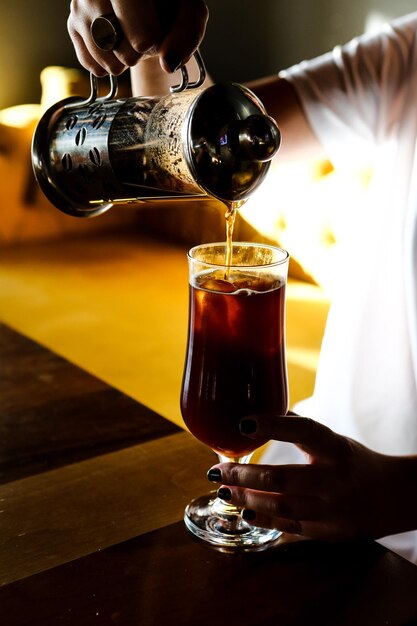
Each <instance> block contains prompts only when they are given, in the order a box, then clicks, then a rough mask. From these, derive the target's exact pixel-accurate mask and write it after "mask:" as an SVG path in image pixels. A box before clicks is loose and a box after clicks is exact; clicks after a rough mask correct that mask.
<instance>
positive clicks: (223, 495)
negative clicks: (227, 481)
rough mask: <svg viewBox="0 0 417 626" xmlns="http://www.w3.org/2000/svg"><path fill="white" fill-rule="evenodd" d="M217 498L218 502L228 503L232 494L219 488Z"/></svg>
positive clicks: (225, 488)
mask: <svg viewBox="0 0 417 626" xmlns="http://www.w3.org/2000/svg"><path fill="white" fill-rule="evenodd" d="M217 497H218V498H220V500H226V502H230V500H231V499H232V492H231V491H230V489H228V488H227V487H220V489H219V490H218V491H217Z"/></svg>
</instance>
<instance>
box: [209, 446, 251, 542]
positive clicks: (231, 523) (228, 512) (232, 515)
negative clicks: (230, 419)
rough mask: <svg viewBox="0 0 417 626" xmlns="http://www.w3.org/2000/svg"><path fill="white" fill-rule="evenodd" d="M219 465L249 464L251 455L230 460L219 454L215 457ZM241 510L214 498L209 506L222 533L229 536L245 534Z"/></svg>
mask: <svg viewBox="0 0 417 626" xmlns="http://www.w3.org/2000/svg"><path fill="white" fill-rule="evenodd" d="M217 456H218V457H219V460H220V463H249V461H250V459H251V457H252V453H251V454H247V455H246V456H242V457H235V458H230V457H226V456H223V455H221V454H218V455H217ZM241 510H242V509H241V508H240V507H237V506H235V505H234V504H231V503H230V502H226V501H225V500H221V498H216V499H215V500H214V502H213V504H212V506H211V512H212V514H213V515H215V516H216V517H217V518H218V520H219V525H220V526H221V527H222V532H226V533H230V534H238V533H239V532H245V531H246V530H247V527H248V524H247V522H244V521H243V520H242V518H241V516H240V513H241Z"/></svg>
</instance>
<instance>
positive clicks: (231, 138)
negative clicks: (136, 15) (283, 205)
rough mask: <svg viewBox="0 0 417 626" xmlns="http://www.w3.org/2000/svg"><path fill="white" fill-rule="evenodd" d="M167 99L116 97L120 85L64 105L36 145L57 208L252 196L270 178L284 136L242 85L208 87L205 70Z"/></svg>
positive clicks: (48, 119) (49, 115)
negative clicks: (102, 95) (268, 173)
mask: <svg viewBox="0 0 417 626" xmlns="http://www.w3.org/2000/svg"><path fill="white" fill-rule="evenodd" d="M194 58H195V61H196V63H197V66H198V70H199V78H198V79H197V80H196V81H195V82H194V83H190V82H189V80H188V72H187V69H186V68H185V67H184V68H181V71H182V82H181V84H179V85H176V86H175V87H172V88H171V93H170V94H168V95H166V96H163V97H133V98H127V99H117V79H116V77H115V76H110V91H109V93H108V94H107V95H106V96H104V97H97V93H98V84H97V78H96V77H95V76H93V75H91V76H90V85H91V93H90V96H89V97H88V98H87V99H84V100H82V99H80V98H77V97H71V98H68V99H66V100H63V101H61V102H58V103H56V104H55V105H53V106H52V107H51V108H50V109H48V110H47V111H46V112H45V114H44V115H43V117H42V118H41V119H40V121H39V123H38V125H37V128H36V130H35V133H34V137H33V141H32V164H33V170H34V173H35V177H36V179H37V181H38V183H39V185H40V187H41V189H42V191H43V193H44V194H45V195H46V197H47V198H48V199H49V200H50V201H51V202H52V204H54V205H55V206H56V207H57V208H58V209H59V210H61V211H63V212H64V213H67V214H69V215H73V216H77V217H90V216H94V215H98V214H100V213H102V212H103V211H106V210H107V209H109V208H110V207H111V206H113V205H114V204H127V203H133V204H136V203H140V202H150V201H153V200H161V199H164V200H169V199H174V198H176V199H178V198H198V197H207V196H211V197H214V198H218V199H220V200H222V201H224V202H236V201H240V200H244V199H245V198H247V197H248V196H249V195H250V194H251V193H252V192H253V191H254V189H255V188H256V187H257V186H258V185H259V184H260V182H261V181H262V180H263V179H264V177H265V175H266V173H267V171H268V169H269V166H270V162H271V159H272V157H273V156H274V154H275V153H276V151H277V150H278V148H279V144H280V132H279V130H278V127H277V125H276V123H275V121H274V120H273V119H272V118H271V117H269V116H268V115H267V113H266V111H265V108H264V107H263V105H262V103H261V102H260V101H259V99H258V98H257V97H256V96H255V94H253V93H252V92H251V91H250V90H249V89H247V88H246V87H243V86H241V85H238V84H236V83H217V84H214V85H211V86H210V87H208V88H202V87H201V86H202V84H203V82H204V79H205V76H206V72H205V67H204V62H203V60H202V57H201V54H200V53H199V51H198V50H197V51H196V53H195V54H194Z"/></svg>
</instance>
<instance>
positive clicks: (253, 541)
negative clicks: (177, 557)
mask: <svg viewBox="0 0 417 626" xmlns="http://www.w3.org/2000/svg"><path fill="white" fill-rule="evenodd" d="M230 258H231V262H230V264H226V244H225V243H213V244H204V245H200V246H196V247H194V248H192V249H191V250H190V251H189V253H188V267H189V285H190V300H189V318H188V342H187V353H186V361H185V367H184V375H183V384H182V393H181V411H182V416H183V419H184V422H185V424H186V425H187V427H188V429H189V430H190V432H191V433H192V434H193V435H194V436H195V437H196V438H197V439H199V440H200V441H202V442H203V443H205V444H206V445H208V446H210V447H211V448H212V449H213V450H214V451H215V452H216V453H217V455H218V457H219V459H220V461H221V462H224V461H226V462H228V461H229V462H230V461H232V462H237V463H248V462H249V460H250V458H251V456H252V453H253V451H254V450H255V449H256V448H258V447H259V446H261V445H263V444H264V443H266V442H264V441H259V440H252V439H249V438H248V437H245V436H244V435H242V434H241V433H240V430H239V422H240V420H241V419H242V418H243V417H245V416H248V415H251V414H262V413H263V414H269V415H272V414H277V415H282V414H285V413H286V412H287V409H288V384H287V367H286V357H285V287H286V282H287V273H288V260H289V255H288V253H287V252H286V251H285V250H282V249H280V248H277V247H275V246H270V245H264V244H256V243H237V242H236V243H233V246H232V251H231V255H230ZM184 521H185V524H186V526H187V528H188V529H189V530H190V531H191V533H193V534H194V535H196V536H197V537H199V538H200V539H203V540H204V541H206V542H208V543H210V544H212V545H216V546H221V547H224V548H232V547H241V548H244V549H246V550H249V549H260V548H264V547H266V546H267V545H268V544H269V543H270V542H272V541H274V540H276V539H277V538H278V536H279V535H280V532H279V531H277V530H273V529H264V528H259V527H256V526H253V525H251V524H249V523H248V522H246V521H245V520H243V519H242V517H241V510H240V509H239V508H238V507H236V506H234V505H231V504H229V503H227V502H224V501H223V500H220V499H219V498H217V497H216V493H215V492H211V493H209V494H206V495H204V496H201V497H198V498H196V499H195V500H193V501H192V502H190V504H188V506H187V508H186V510H185V515H184Z"/></svg>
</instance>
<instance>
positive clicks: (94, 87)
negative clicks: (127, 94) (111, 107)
mask: <svg viewBox="0 0 417 626" xmlns="http://www.w3.org/2000/svg"><path fill="white" fill-rule="evenodd" d="M109 80H110V91H109V92H108V93H107V94H106V95H105V96H102V97H101V98H97V92H98V78H97V76H94V74H91V73H90V95H89V96H88V98H87V99H86V100H82V101H81V102H79V101H77V102H70V103H68V104H66V105H65V106H64V109H67V110H68V109H73V108H78V107H83V106H90V105H91V104H93V103H94V102H107V100H112V99H113V98H114V97H115V96H116V95H117V90H118V84H117V76H113V75H112V74H110V75H109Z"/></svg>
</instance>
